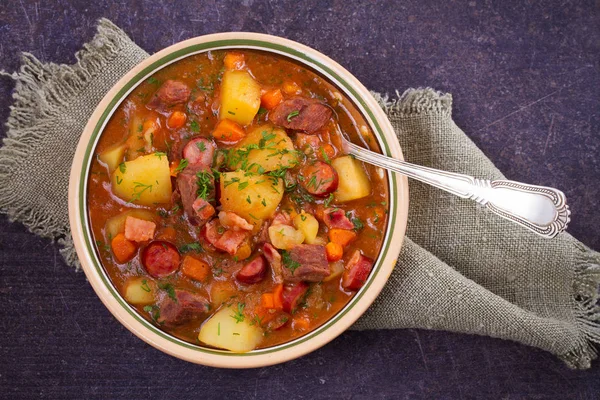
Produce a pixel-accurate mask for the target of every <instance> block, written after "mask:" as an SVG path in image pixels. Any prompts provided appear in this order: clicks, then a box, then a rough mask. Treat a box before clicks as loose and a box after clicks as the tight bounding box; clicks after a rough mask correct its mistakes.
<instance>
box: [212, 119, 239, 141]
mask: <svg viewBox="0 0 600 400" xmlns="http://www.w3.org/2000/svg"><path fill="white" fill-rule="evenodd" d="M212 136H213V137H214V138H215V139H216V140H219V141H221V142H237V141H239V140H240V139H242V138H243V137H244V136H246V132H245V131H244V128H242V127H241V126H240V125H238V124H237V123H235V122H233V121H231V120H229V119H222V120H220V121H219V122H218V123H217V126H215V129H214V131H213V132H212Z"/></svg>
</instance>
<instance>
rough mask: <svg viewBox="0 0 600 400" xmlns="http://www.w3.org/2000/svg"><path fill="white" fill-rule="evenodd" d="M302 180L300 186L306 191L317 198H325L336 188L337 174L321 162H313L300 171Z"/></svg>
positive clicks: (329, 166)
mask: <svg viewBox="0 0 600 400" xmlns="http://www.w3.org/2000/svg"><path fill="white" fill-rule="evenodd" d="M299 175H300V176H302V177H303V178H304V179H302V181H301V185H302V187H303V188H304V189H306V191H307V192H308V193H310V194H312V195H314V196H317V197H327V196H329V193H333V192H335V190H336V189H337V187H338V182H339V179H338V174H337V172H336V171H335V169H333V167H332V166H331V165H329V164H327V163H324V162H323V161H315V162H314V163H312V164H308V165H305V166H304V167H302V168H301V169H300V173H299Z"/></svg>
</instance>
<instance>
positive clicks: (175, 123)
mask: <svg viewBox="0 0 600 400" xmlns="http://www.w3.org/2000/svg"><path fill="white" fill-rule="evenodd" d="M186 120H187V115H186V114H185V113H184V112H182V111H173V113H171V115H169V118H168V119H167V126H168V127H169V128H171V129H179V128H181V127H182V126H183V125H185V121H186Z"/></svg>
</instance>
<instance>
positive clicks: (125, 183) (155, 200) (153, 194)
mask: <svg viewBox="0 0 600 400" xmlns="http://www.w3.org/2000/svg"><path fill="white" fill-rule="evenodd" d="M111 184H112V190H113V193H114V194H115V195H117V196H118V197H120V198H121V199H123V200H125V201H126V202H129V203H133V204H140V205H144V206H151V205H154V204H161V203H167V202H169V201H170V199H171V193H172V188H171V172H170V171H169V160H168V159H167V156H166V154H164V153H152V154H148V155H147V156H141V157H138V158H136V159H135V160H132V161H126V162H124V163H121V164H119V167H118V168H117V169H115V171H114V172H113V173H112V179H111Z"/></svg>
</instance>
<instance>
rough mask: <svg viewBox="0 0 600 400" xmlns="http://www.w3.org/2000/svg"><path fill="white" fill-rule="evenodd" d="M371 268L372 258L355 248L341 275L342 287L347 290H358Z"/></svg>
mask: <svg viewBox="0 0 600 400" xmlns="http://www.w3.org/2000/svg"><path fill="white" fill-rule="evenodd" d="M371 269H373V260H371V259H370V258H369V257H367V256H365V255H363V254H362V253H361V252H360V250H356V251H355V252H354V254H352V257H351V258H350V261H348V264H346V270H345V271H344V275H343V276H342V287H343V288H344V289H348V290H358V289H360V288H361V287H362V285H363V284H364V283H365V281H366V280H367V278H368V277H369V274H370V273H371Z"/></svg>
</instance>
